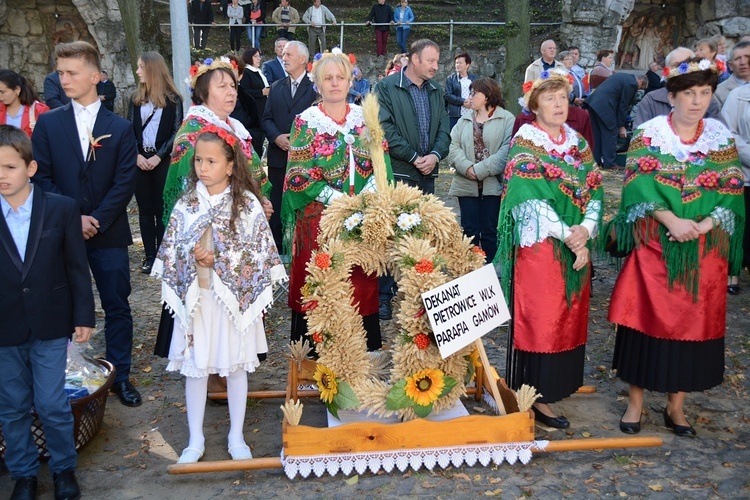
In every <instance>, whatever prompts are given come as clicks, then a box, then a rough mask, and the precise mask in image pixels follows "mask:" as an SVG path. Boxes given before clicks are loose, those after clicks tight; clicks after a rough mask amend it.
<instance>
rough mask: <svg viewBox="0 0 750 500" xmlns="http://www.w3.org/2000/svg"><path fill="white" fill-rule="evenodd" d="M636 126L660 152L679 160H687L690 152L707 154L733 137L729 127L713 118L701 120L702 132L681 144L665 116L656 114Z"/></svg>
mask: <svg viewBox="0 0 750 500" xmlns="http://www.w3.org/2000/svg"><path fill="white" fill-rule="evenodd" d="M638 128H639V129H643V136H644V137H648V138H649V139H650V140H651V146H653V147H657V148H659V151H661V153H662V154H665V155H670V156H674V158H675V159H676V160H677V161H680V162H683V161H685V160H687V159H688V156H689V155H690V153H696V152H700V153H702V154H708V153H709V152H711V151H717V150H719V149H720V148H721V147H722V146H725V145H726V144H727V143H728V142H729V140H730V139H732V138H733V137H732V133H731V132H730V131H729V129H728V128H726V127H725V126H724V124H722V123H721V122H719V121H718V120H714V119H713V118H705V119H704V120H703V133H702V134H701V135H700V137H698V140H697V141H695V142H694V143H693V144H683V143H682V141H680V137H679V136H678V135H677V134H675V133H674V132H673V131H672V127H670V126H669V122H668V121H667V117H666V116H657V117H656V118H653V119H651V120H649V121H647V122H646V123H644V124H642V125H641V126H640V127H638Z"/></svg>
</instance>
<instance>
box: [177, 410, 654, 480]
mask: <svg viewBox="0 0 750 500" xmlns="http://www.w3.org/2000/svg"><path fill="white" fill-rule="evenodd" d="M498 401H499V399H498ZM661 445H662V440H661V438H659V437H655V436H639V437H624V438H599V439H566V440H563V441H550V442H549V443H548V444H547V446H546V447H545V448H544V449H539V448H532V449H531V450H532V452H533V453H542V452H546V453H550V452H555V451H577V450H600V449H610V448H646V447H653V446H661ZM282 467H283V464H282V462H281V457H267V458H251V459H248V460H214V461H210V462H208V461H207V462H196V463H194V464H172V465H170V466H169V467H168V468H167V471H168V472H169V473H170V474H194V473H200V472H222V471H233V470H255V469H280V468H282Z"/></svg>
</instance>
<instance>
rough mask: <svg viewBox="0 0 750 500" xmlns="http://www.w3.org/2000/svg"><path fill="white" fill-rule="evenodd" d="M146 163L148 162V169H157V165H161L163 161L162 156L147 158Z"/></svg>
mask: <svg viewBox="0 0 750 500" xmlns="http://www.w3.org/2000/svg"><path fill="white" fill-rule="evenodd" d="M146 163H147V164H148V169H147V170H153V169H155V168H156V167H158V166H159V163H161V157H160V156H157V155H154V156H152V157H151V158H149V159H148V160H146Z"/></svg>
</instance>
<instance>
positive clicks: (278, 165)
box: [262, 41, 318, 248]
mask: <svg viewBox="0 0 750 500" xmlns="http://www.w3.org/2000/svg"><path fill="white" fill-rule="evenodd" d="M282 57H283V59H284V69H285V70H286V72H287V73H288V74H289V76H287V77H286V78H284V79H282V80H278V81H276V82H274V84H273V85H271V92H270V93H269V94H268V100H266V109H265V111H264V112H263V120H262V126H263V131H264V132H265V133H266V137H268V144H269V146H268V152H267V155H268V156H267V158H268V180H269V181H271V185H272V186H273V189H272V191H271V203H272V204H273V215H272V216H271V221H270V226H271V232H272V233H273V239H274V241H275V242H276V246H277V247H278V248H281V240H282V238H281V195H282V193H283V190H284V177H285V175H286V162H287V153H288V151H289V132H290V131H291V130H292V122H293V121H294V117H295V116H297V115H298V114H300V113H302V112H303V111H304V110H306V109H307V108H309V107H310V106H311V105H312V103H313V101H315V98H316V97H317V95H318V94H317V93H316V92H315V90H314V89H313V84H312V81H311V80H310V78H309V77H308V75H307V71H306V66H307V58H308V57H309V52H308V51H307V47H306V46H305V44H304V43H302V42H299V41H292V42H288V43H287V44H286V46H285V47H284V52H283V56H282Z"/></svg>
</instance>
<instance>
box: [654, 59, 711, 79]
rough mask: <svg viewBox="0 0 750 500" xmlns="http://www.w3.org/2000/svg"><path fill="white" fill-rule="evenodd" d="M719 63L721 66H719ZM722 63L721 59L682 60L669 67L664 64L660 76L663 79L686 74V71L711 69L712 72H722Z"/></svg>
mask: <svg viewBox="0 0 750 500" xmlns="http://www.w3.org/2000/svg"><path fill="white" fill-rule="evenodd" d="M720 64H721V66H722V67H720ZM723 65H724V63H723V62H722V61H711V60H709V59H701V60H700V61H699V62H687V61H686V62H683V63H681V64H679V65H677V66H673V67H671V68H670V67H669V66H665V67H664V70H663V71H662V77H663V78H664V80H668V79H670V78H674V77H675V76H682V75H687V74H688V73H694V72H696V71H706V70H711V71H713V72H714V73H723V72H724V68H723Z"/></svg>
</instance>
